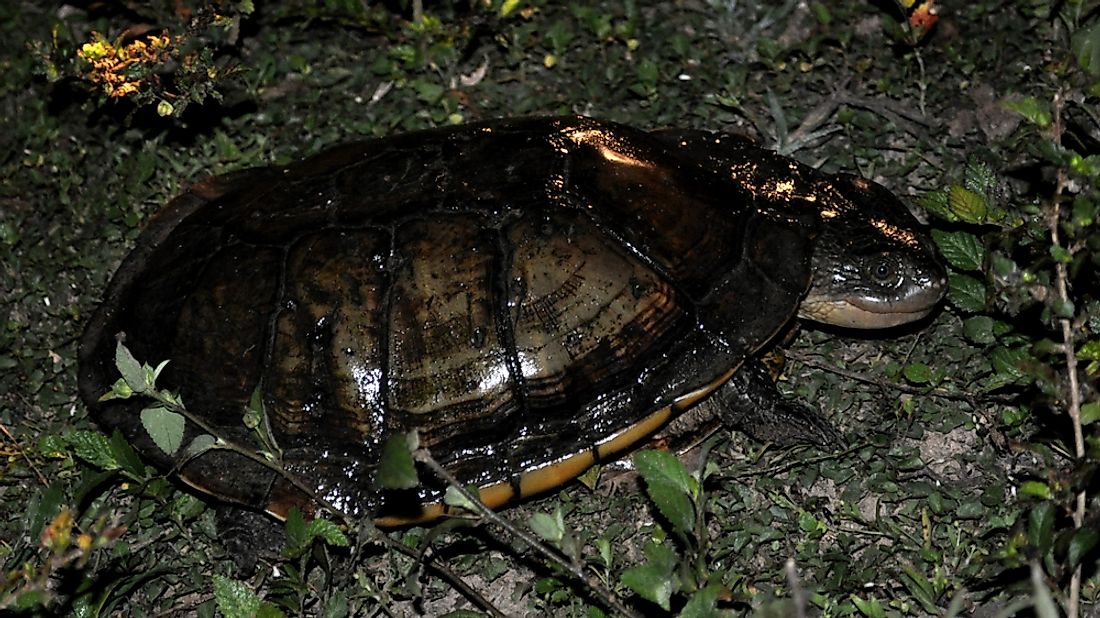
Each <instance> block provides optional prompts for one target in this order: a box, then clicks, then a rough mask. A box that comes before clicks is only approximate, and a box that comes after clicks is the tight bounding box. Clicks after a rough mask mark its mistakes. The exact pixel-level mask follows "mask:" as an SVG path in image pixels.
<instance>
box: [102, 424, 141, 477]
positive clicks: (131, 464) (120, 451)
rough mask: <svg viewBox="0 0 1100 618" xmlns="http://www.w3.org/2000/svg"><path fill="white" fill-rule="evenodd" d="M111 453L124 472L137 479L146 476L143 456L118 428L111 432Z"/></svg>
mask: <svg viewBox="0 0 1100 618" xmlns="http://www.w3.org/2000/svg"><path fill="white" fill-rule="evenodd" d="M111 455H112V456H113V457H114V458H115V461H117V462H118V465H120V466H121V467H122V470H123V471H124V472H126V473H127V474H129V475H130V476H132V477H133V478H135V479H143V478H145V476H146V473H145V463H144V462H143V461H141V457H139V456H138V454H137V452H136V451H134V448H133V447H132V446H130V443H129V442H127V441H126V438H125V437H124V436H123V435H122V432H121V431H119V430H117V429H116V430H115V431H114V433H112V434H111Z"/></svg>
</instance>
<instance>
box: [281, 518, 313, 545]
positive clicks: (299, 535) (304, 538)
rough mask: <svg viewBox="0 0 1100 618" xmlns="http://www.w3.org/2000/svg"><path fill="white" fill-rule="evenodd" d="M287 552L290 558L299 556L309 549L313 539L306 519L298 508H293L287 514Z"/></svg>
mask: <svg viewBox="0 0 1100 618" xmlns="http://www.w3.org/2000/svg"><path fill="white" fill-rule="evenodd" d="M284 526H285V527H286V550H285V552H284V553H285V554H286V555H288V556H299V555H301V554H302V552H304V551H305V550H306V549H308V548H309V546H310V544H311V543H312V542H313V539H312V538H311V537H310V535H309V530H308V529H307V527H306V520H305V517H302V511H300V510H299V509H298V507H297V506H291V507H290V509H289V510H287V512H286V523H285V524H284Z"/></svg>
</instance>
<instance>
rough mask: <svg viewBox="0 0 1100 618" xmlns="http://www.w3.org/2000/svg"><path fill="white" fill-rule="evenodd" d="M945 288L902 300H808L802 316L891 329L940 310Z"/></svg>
mask: <svg viewBox="0 0 1100 618" xmlns="http://www.w3.org/2000/svg"><path fill="white" fill-rule="evenodd" d="M943 295H944V288H943V287H941V286H933V287H928V288H922V289H919V290H916V291H914V292H912V293H910V294H908V295H906V296H904V297H902V298H891V299H883V298H878V297H873V296H862V297H861V296H853V297H847V298H830V297H823V296H813V295H811V296H807V297H806V299H805V300H803V301H802V305H801V307H800V308H799V311H798V315H799V316H801V317H803V318H807V319H810V320H813V321H815V322H821V323H824V324H832V325H834V326H844V327H847V328H868V329H870V328H890V327H891V326H899V325H901V324H908V323H909V322H915V321H917V320H919V319H921V318H923V317H925V316H926V315H928V314H929V313H932V310H933V309H935V308H936V305H937V304H938V303H939V301H940V299H941V298H943Z"/></svg>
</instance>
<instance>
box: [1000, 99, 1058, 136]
mask: <svg viewBox="0 0 1100 618" xmlns="http://www.w3.org/2000/svg"><path fill="white" fill-rule="evenodd" d="M1001 105H1002V106H1004V108H1005V109H1007V110H1009V111H1013V112H1016V113H1017V114H1020V115H1021V116H1023V117H1024V118H1027V119H1028V120H1029V121H1030V122H1031V123H1032V124H1034V125H1037V126H1038V127H1039V128H1040V129H1045V128H1046V127H1049V126H1050V122H1051V115H1050V106H1048V105H1047V104H1046V103H1045V102H1043V101H1040V100H1039V99H1036V98H1035V97H1024V98H1023V99H1016V100H1010V101H1002V102H1001Z"/></svg>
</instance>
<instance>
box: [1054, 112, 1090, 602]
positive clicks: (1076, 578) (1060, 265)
mask: <svg viewBox="0 0 1100 618" xmlns="http://www.w3.org/2000/svg"><path fill="white" fill-rule="evenodd" d="M1062 103H1063V97H1062V92H1060V91H1059V92H1056V93H1054V101H1053V103H1052V105H1051V112H1052V114H1051V116H1052V119H1053V122H1052V124H1051V131H1052V133H1053V135H1052V138H1053V140H1054V143H1055V144H1056V145H1058V146H1059V147H1060V146H1061V144H1062ZM1066 181H1067V178H1066V170H1065V168H1064V167H1060V168H1059V169H1058V177H1057V180H1056V181H1055V184H1054V195H1053V196H1051V198H1050V202H1049V203H1048V206H1047V209H1048V210H1047V227H1048V228H1049V229H1050V244H1051V246H1052V247H1058V248H1062V246H1061V239H1060V238H1059V231H1058V226H1059V225H1060V222H1061V216H1062V204H1061V201H1062V199H1061V198H1062V192H1063V190H1064V189H1065V185H1066ZM1066 251H1067V252H1072V247H1069V248H1066ZM1071 255H1072V253H1071ZM1054 275H1055V283H1054V287H1055V290H1056V292H1057V294H1058V300H1059V301H1060V302H1061V303H1062V306H1071V305H1070V300H1069V286H1068V284H1067V279H1068V276H1067V274H1066V264H1065V262H1063V261H1061V260H1056V261H1055V263H1054ZM1058 321H1059V323H1060V324H1061V327H1062V354H1063V355H1064V356H1065V360H1066V376H1067V379H1068V380H1069V388H1068V389H1067V390H1068V391H1069V410H1068V412H1069V417H1070V419H1071V421H1072V422H1073V451H1074V455H1075V456H1076V458H1077V460H1078V461H1080V460H1081V459H1083V458H1084V456H1085V437H1084V432H1083V430H1082V428H1081V391H1080V386H1079V384H1078V381H1077V353H1076V351H1075V350H1074V347H1075V345H1074V344H1075V339H1076V337H1075V336H1074V331H1073V323H1072V321H1071V319H1070V318H1061V319H1059V320H1058ZM1085 505H1086V496H1085V491H1084V490H1081V491H1079V492H1078V493H1077V507H1076V508H1075V509H1074V511H1073V525H1074V527H1075V528H1080V527H1081V526H1082V525H1084V523H1085ZM1080 602H1081V565H1077V568H1075V569H1074V570H1073V577H1072V578H1071V579H1070V583H1069V599H1068V601H1067V603H1066V615H1067V616H1069V618H1077V616H1078V609H1079V605H1080Z"/></svg>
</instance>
